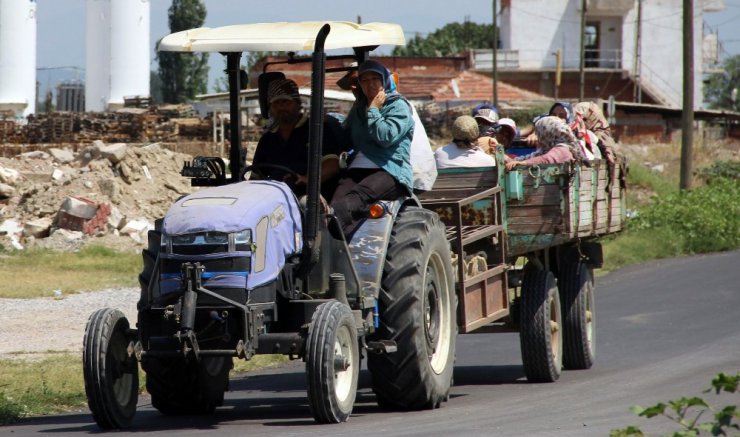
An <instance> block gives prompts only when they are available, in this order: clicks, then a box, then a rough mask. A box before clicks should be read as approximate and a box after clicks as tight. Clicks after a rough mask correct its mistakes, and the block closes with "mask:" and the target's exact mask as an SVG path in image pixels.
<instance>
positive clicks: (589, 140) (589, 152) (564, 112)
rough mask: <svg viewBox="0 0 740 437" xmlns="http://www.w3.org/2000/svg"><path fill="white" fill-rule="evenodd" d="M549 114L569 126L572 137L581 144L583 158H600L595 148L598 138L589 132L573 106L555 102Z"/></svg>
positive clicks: (599, 153) (597, 149) (599, 152)
mask: <svg viewBox="0 0 740 437" xmlns="http://www.w3.org/2000/svg"><path fill="white" fill-rule="evenodd" d="M549 114H550V115H554V116H556V117H559V118H560V119H561V120H563V121H564V122H565V123H566V124H567V125H568V126H570V130H571V131H573V135H575V137H576V139H577V140H578V141H579V142H580V144H581V152H582V153H583V156H584V158H586V159H588V160H592V159H601V158H602V156H601V151H600V150H599V148H598V147H597V143H598V141H599V139H598V137H597V136H596V135H594V133H593V132H590V131H589V129H588V126H586V123H584V120H583V118H582V116H581V113H580V112H578V111H577V110H576V109H574V108H573V105H571V104H570V103H568V102H555V104H553V105H552V106H551V107H550V111H549Z"/></svg>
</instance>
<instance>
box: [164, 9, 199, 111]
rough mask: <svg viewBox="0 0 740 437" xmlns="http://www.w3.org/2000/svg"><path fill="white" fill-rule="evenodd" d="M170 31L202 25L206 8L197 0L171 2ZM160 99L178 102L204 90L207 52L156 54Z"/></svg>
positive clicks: (169, 12)
mask: <svg viewBox="0 0 740 437" xmlns="http://www.w3.org/2000/svg"><path fill="white" fill-rule="evenodd" d="M168 15H169V23H170V31H171V32H179V31H181V30H188V29H192V28H195V27H201V26H203V23H204V22H205V19H206V7H205V5H203V2H202V1H200V0H172V5H171V6H170V9H169V11H168ZM157 60H158V61H159V77H160V79H161V81H162V98H163V100H164V101H165V102H167V103H182V102H186V101H188V100H191V99H193V98H194V97H195V95H196V94H203V93H205V92H206V91H208V53H182V52H159V51H158V52H157Z"/></svg>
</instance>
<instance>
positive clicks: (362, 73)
mask: <svg viewBox="0 0 740 437" xmlns="http://www.w3.org/2000/svg"><path fill="white" fill-rule="evenodd" d="M357 73H358V81H359V88H360V91H361V93H358V94H359V95H358V99H357V101H356V102H355V104H354V106H353V107H352V109H350V111H349V114H348V115H347V120H346V121H345V130H346V131H347V133H348V135H349V138H350V142H351V144H352V148H353V149H354V151H355V155H354V157H353V159H352V162H351V164H350V166H349V168H348V169H347V171H346V173H345V174H344V176H343V177H342V179H341V180H340V181H339V186H338V187H337V189H336V191H335V193H334V196H333V197H332V200H331V205H332V207H333V208H334V214H335V215H336V217H337V219H338V220H339V223H340V224H341V226H342V230H343V231H344V235H345V237H346V238H347V239H350V238H351V236H352V234H353V233H354V231H355V230H356V229H357V227H358V226H359V225H360V223H362V221H363V220H364V219H365V218H366V215H367V209H368V207H369V206H370V205H372V204H373V203H374V202H376V201H378V200H394V199H397V198H399V197H400V196H403V195H408V194H410V193H411V192H412V184H413V171H412V168H411V161H410V152H411V139H412V136H413V131H414V120H413V116H412V113H411V107H410V105H409V103H408V101H407V100H406V99H405V98H403V97H402V96H401V95H400V94H398V92H397V91H396V85H395V83H394V81H393V79H392V77H391V73H390V71H389V70H388V69H387V68H385V66H383V64H381V63H379V62H377V61H374V60H368V61H365V62H363V63H362V64H361V65H360V66H359V67H358V71H357Z"/></svg>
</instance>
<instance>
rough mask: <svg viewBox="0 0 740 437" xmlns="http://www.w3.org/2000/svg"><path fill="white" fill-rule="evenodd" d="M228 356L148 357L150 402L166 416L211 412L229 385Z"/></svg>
mask: <svg viewBox="0 0 740 437" xmlns="http://www.w3.org/2000/svg"><path fill="white" fill-rule="evenodd" d="M233 366H234V362H233V360H232V358H231V357H202V358H201V360H200V362H199V363H197V362H195V360H187V361H186V360H184V359H182V358H176V359H150V360H146V361H145V363H144V370H146V389H147V391H148V392H149V394H150V395H151V396H152V406H154V408H156V409H157V410H159V412H160V413H162V414H164V415H168V416H175V415H184V414H212V413H213V412H214V411H215V410H216V407H218V406H221V405H223V402H224V392H226V390H228V388H229V371H230V370H231V368H232V367H233Z"/></svg>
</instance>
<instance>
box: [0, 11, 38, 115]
mask: <svg viewBox="0 0 740 437" xmlns="http://www.w3.org/2000/svg"><path fill="white" fill-rule="evenodd" d="M8 109H10V110H13V111H15V112H16V114H18V115H23V116H26V115H28V114H32V113H34V112H35V111H36V1H35V0H0V110H8Z"/></svg>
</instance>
